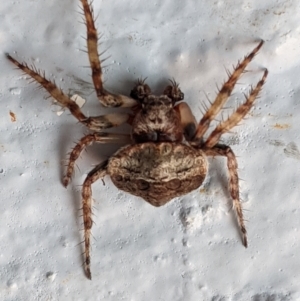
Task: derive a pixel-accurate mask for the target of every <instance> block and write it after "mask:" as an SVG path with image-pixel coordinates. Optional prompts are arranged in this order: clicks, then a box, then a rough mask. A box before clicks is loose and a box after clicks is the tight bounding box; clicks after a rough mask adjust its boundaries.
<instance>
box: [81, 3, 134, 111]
mask: <svg viewBox="0 0 300 301" xmlns="http://www.w3.org/2000/svg"><path fill="white" fill-rule="evenodd" d="M81 3H82V6H83V13H84V16H85V21H86V28H87V50H88V51H87V52H88V56H89V61H90V65H91V69H92V79H93V83H94V87H95V91H96V94H97V97H98V99H99V101H100V103H101V104H102V105H104V106H105V107H133V106H135V105H137V102H136V101H135V100H134V99H133V98H131V97H127V96H124V95H121V94H113V93H110V92H108V91H107V90H105V89H104V87H103V81H102V68H101V61H100V59H99V56H100V55H101V54H99V52H98V33H97V29H96V26H95V22H94V16H93V9H92V7H91V5H90V4H89V3H88V1H87V0H81Z"/></svg>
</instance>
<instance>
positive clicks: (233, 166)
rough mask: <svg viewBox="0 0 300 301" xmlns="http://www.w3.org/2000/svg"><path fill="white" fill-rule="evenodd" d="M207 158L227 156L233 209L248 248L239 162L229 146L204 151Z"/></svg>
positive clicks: (243, 240) (219, 145)
mask: <svg viewBox="0 0 300 301" xmlns="http://www.w3.org/2000/svg"><path fill="white" fill-rule="evenodd" d="M203 151H204V152H205V153H206V155H207V156H225V157H227V167H228V172H229V191H230V195H231V198H232V202H233V208H234V210H235V213H236V217H237V222H238V225H239V228H240V232H241V236H242V242H243V245H244V246H245V247H246V248H247V246H248V242H247V231H246V227H245V224H244V217H243V210H242V204H241V201H240V193H239V177H238V173H237V168H238V164H237V160H236V157H235V154H234V153H233V151H232V150H231V148H230V147H229V146H227V145H221V144H218V145H216V146H215V147H213V148H210V149H207V148H206V149H203Z"/></svg>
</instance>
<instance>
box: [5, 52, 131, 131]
mask: <svg viewBox="0 0 300 301" xmlns="http://www.w3.org/2000/svg"><path fill="white" fill-rule="evenodd" d="M6 57H7V58H8V59H9V60H10V61H11V62H12V63H14V64H15V65H16V66H17V67H18V68H20V69H21V70H23V71H24V72H25V73H26V74H28V75H29V76H31V77H32V78H33V79H34V80H35V81H37V82H38V83H39V84H40V85H41V86H42V87H43V88H45V89H46V90H47V91H48V92H49V94H50V95H51V96H52V97H53V98H54V99H55V100H57V102H58V104H59V105H60V106H62V107H65V108H68V109H69V111H70V112H71V114H72V115H73V116H74V117H75V118H76V119H78V120H79V122H81V123H82V124H84V125H85V126H87V127H88V128H89V129H91V130H93V131H100V130H102V129H107V128H110V127H114V126H118V125H120V124H122V123H125V122H129V120H130V119H131V118H132V117H130V115H129V114H125V113H113V114H106V115H102V116H93V117H86V116H85V115H84V114H83V113H82V111H81V109H80V107H79V106H78V105H77V104H76V102H75V101H73V100H72V99H70V98H69V97H68V96H67V95H66V94H64V93H63V92H62V90H61V89H59V88H58V87H57V86H56V84H55V83H53V82H51V81H49V80H48V79H46V78H45V75H42V74H41V72H40V71H39V70H37V69H36V68H35V67H34V66H32V67H31V68H29V67H28V66H27V64H25V63H19V62H18V61H17V60H16V59H14V58H13V57H11V56H10V55H9V54H6Z"/></svg>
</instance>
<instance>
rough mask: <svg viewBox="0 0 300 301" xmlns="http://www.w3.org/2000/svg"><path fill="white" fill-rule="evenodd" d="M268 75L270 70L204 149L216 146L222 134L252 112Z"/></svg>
mask: <svg viewBox="0 0 300 301" xmlns="http://www.w3.org/2000/svg"><path fill="white" fill-rule="evenodd" d="M267 75H268V70H267V69H265V71H264V75H263V77H262V79H261V80H260V81H259V82H258V83H257V85H256V87H255V88H254V89H253V88H251V91H250V93H249V95H248V96H245V97H246V101H245V102H244V103H243V104H242V105H240V106H239V107H238V108H237V110H236V111H235V112H234V113H233V114H232V115H231V116H229V117H228V119H226V120H224V121H223V122H221V123H220V124H219V125H218V126H217V127H216V128H215V130H214V131H213V132H212V133H211V134H210V136H209V137H208V138H207V140H206V141H205V143H204V147H207V148H211V147H213V146H214V145H216V144H217V143H218V141H219V139H220V137H221V135H222V134H224V133H226V132H228V131H230V129H231V128H233V127H234V126H236V125H237V124H238V123H239V122H240V121H241V120H242V119H243V118H244V117H245V116H246V114H247V113H248V112H249V111H250V109H251V107H252V105H253V103H254V101H255V99H256V98H257V96H258V94H259V92H260V91H261V89H262V86H263V84H264V83H265V81H266V78H267Z"/></svg>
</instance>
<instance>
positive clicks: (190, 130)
mask: <svg viewBox="0 0 300 301" xmlns="http://www.w3.org/2000/svg"><path fill="white" fill-rule="evenodd" d="M174 109H175V110H176V111H177V112H178V114H179V116H180V123H181V127H182V129H183V134H184V137H185V139H186V140H187V141H192V139H193V138H194V136H195V133H196V129H197V121H196V118H195V117H194V115H193V113H192V111H191V108H190V107H189V105H188V104H187V103H186V102H181V103H179V104H178V105H176V106H175V107H174Z"/></svg>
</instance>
